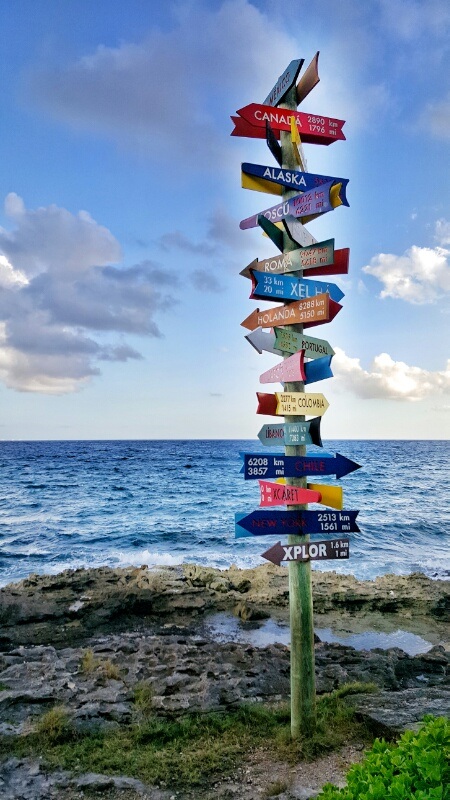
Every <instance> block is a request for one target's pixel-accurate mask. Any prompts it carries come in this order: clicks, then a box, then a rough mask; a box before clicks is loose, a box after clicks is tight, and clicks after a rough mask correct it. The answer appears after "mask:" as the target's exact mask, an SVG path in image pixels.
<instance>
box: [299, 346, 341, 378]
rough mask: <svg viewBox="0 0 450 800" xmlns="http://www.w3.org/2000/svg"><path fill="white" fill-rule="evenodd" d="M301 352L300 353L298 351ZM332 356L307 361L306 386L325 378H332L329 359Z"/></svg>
mask: <svg viewBox="0 0 450 800" xmlns="http://www.w3.org/2000/svg"><path fill="white" fill-rule="evenodd" d="M300 352H301V351H300ZM332 358H333V356H322V358H316V359H315V361H308V362H307V363H306V364H305V381H304V383H305V384H306V385H307V386H308V385H309V384H310V383H317V381H324V380H325V379H326V378H332V377H333V373H332V371H331V367H330V364H331V359H332Z"/></svg>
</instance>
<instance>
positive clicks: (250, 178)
mask: <svg viewBox="0 0 450 800" xmlns="http://www.w3.org/2000/svg"><path fill="white" fill-rule="evenodd" d="M241 172H242V175H241V183H242V188H243V189H254V190H256V191H257V192H266V193H267V194H282V193H283V186H286V187H287V188H288V189H297V191H298V192H306V191H307V190H308V189H317V188H319V186H321V185H322V184H323V183H329V182H331V183H341V184H342V186H343V187H344V191H345V188H346V187H347V184H348V179H347V178H334V177H332V176H330V175H314V174H313V173H312V172H298V171H297V170H293V169H280V168H278V167H267V166H264V165H261V164H249V163H247V162H244V163H243V164H241Z"/></svg>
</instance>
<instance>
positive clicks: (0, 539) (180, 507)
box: [0, 440, 450, 585]
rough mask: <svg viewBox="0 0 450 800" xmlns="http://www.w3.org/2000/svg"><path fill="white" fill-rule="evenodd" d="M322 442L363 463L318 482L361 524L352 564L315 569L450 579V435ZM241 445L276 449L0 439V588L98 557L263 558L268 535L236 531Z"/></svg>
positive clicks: (241, 500)
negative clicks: (338, 494)
mask: <svg viewBox="0 0 450 800" xmlns="http://www.w3.org/2000/svg"><path fill="white" fill-rule="evenodd" d="M324 450H325V451H326V452H328V453H333V454H334V453H335V452H340V453H342V454H343V455H345V456H346V457H348V458H351V459H353V460H354V461H356V462H358V463H359V464H361V465H362V467H363V468H362V469H360V470H357V471H356V472H353V473H351V474H350V475H347V476H345V477H344V478H342V479H340V480H339V481H335V480H333V479H328V480H327V479H323V478H321V479H320V482H328V483H331V484H333V483H336V484H338V485H341V486H342V487H343V490H344V508H345V509H349V510H352V509H359V512H360V513H359V516H358V520H357V522H358V525H359V527H360V529H361V532H360V533H353V534H350V535H349V536H350V558H349V559H348V561H347V560H345V561H344V560H342V561H321V562H319V563H315V564H314V565H313V568H314V569H321V570H327V569H333V570H335V571H337V572H342V573H352V574H353V575H356V576H357V577H358V578H363V579H367V578H374V577H375V576H377V575H382V574H384V573H387V572H394V573H397V574H407V573H410V572H414V571H421V572H424V573H425V574H426V575H428V576H430V577H432V578H447V579H448V578H450V563H449V557H448V552H449V550H448V547H449V544H450V531H449V529H450V524H449V523H450V515H449V511H448V498H449V494H450V491H449V489H450V486H449V483H450V480H449V471H448V455H449V443H448V442H444V441H372V440H371V441H354V440H349V441H328V442H327V441H325V442H324ZM240 451H247V452H255V451H261V452H264V453H266V454H267V453H273V452H276V451H273V450H272V449H271V448H263V446H262V445H261V444H260V443H259V441H253V440H252V441H241V440H226V441H218V440H214V441H212V440H210V441H198V440H194V441H184V440H183V441H144V440H142V441H141V440H139V441H60V442H58V441H43V442H35V441H32V442H19V441H16V442H8V441H4V442H0V464H1V468H0V585H5V584H6V583H9V582H11V581H17V580H20V579H22V578H25V577H26V576H28V575H29V574H30V573H47V574H56V573H58V572H61V571H62V570H65V569H68V568H71V569H74V568H77V567H95V566H101V565H108V566H112V567H123V566H128V565H136V566H138V565H142V564H147V565H148V566H152V565H177V564H181V563H183V562H195V563H198V564H203V565H211V566H215V567H220V568H225V567H228V566H230V565H231V564H233V563H234V564H237V565H238V566H239V567H253V566H256V565H258V564H262V563H265V562H264V559H262V558H261V553H262V552H264V551H265V550H266V549H267V548H268V547H270V545H271V544H274V543H275V541H276V540H275V539H274V537H273V536H272V537H270V536H264V537H262V536H259V537H254V538H252V539H247V538H246V539H237V540H236V539H235V537H234V514H235V512H241V513H250V512H251V511H253V510H254V509H256V508H257V507H258V504H259V488H258V482H257V481H254V480H247V481H246V480H244V477H243V475H242V474H240V467H241V465H242V461H241V459H240V457H239V452H240ZM279 452H281V451H279ZM309 452H317V453H320V452H321V451H320V450H318V449H317V450H316V448H311V449H310V451H309ZM322 452H323V451H322ZM312 480H318V479H314V478H313V479H312ZM310 508H319V507H318V506H314V505H311V506H310ZM322 508H323V507H322ZM319 538H324V537H323V535H322V536H321V537H319Z"/></svg>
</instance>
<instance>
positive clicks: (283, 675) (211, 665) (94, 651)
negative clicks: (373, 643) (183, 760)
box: [0, 564, 450, 797]
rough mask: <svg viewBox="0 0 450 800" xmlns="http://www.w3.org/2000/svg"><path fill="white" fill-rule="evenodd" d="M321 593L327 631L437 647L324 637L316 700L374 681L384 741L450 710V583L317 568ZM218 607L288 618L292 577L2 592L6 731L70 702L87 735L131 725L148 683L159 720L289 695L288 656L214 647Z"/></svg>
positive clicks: (227, 573)
mask: <svg viewBox="0 0 450 800" xmlns="http://www.w3.org/2000/svg"><path fill="white" fill-rule="evenodd" d="M313 596H314V609H315V618H316V622H317V624H319V625H322V626H323V625H324V624H326V625H332V626H334V627H335V628H337V629H339V627H340V628H341V629H344V630H350V631H351V630H363V629H364V626H366V627H371V626H375V627H378V628H381V629H384V630H386V629H392V630H393V629H395V628H402V629H406V630H410V631H413V632H416V633H420V634H421V635H425V634H426V636H427V638H428V640H429V641H430V642H431V643H432V644H433V646H432V647H431V649H429V651H428V652H424V653H420V654H418V655H414V656H411V655H408V654H407V653H405V652H403V651H402V650H400V649H398V648H391V649H389V650H380V649H375V650H360V651H358V650H355V649H354V648H352V647H349V646H348V645H343V644H335V643H334V644H331V643H326V642H321V641H319V640H318V641H316V645H315V650H316V682H317V690H318V692H319V693H323V692H329V691H331V690H333V689H335V688H337V687H339V686H343V685H344V684H347V683H349V682H353V681H362V682H364V683H368V682H370V683H374V684H376V686H377V687H378V689H379V692H378V693H377V694H374V695H357V696H355V697H353V698H352V699H351V702H352V703H353V704H354V706H355V708H356V710H357V712H358V714H359V715H360V716H361V717H362V718H364V719H365V720H366V721H367V722H368V723H369V724H370V725H371V727H372V729H373V730H374V732H375V733H377V734H382V735H388V736H393V735H395V734H396V733H398V732H399V731H402V730H403V729H405V728H407V727H414V726H415V725H417V723H418V722H419V720H420V719H421V717H422V716H423V715H424V714H425V713H433V714H436V715H448V716H450V637H449V635H448V634H449V621H450V583H447V582H445V581H433V580H430V579H428V578H426V577H425V576H423V575H421V574H418V573H417V574H413V575H408V576H404V577H399V576H394V575H386V576H383V577H380V578H377V579H376V580H374V581H367V582H363V581H358V580H356V579H355V578H354V577H352V576H349V575H337V574H336V573H333V572H319V571H314V572H313ZM218 612H224V613H226V614H229V615H235V617H234V618H238V619H239V620H240V621H241V623H242V625H243V626H244V628H245V626H246V625H247V626H257V625H258V624H261V623H260V621H262V620H265V619H267V618H269V617H272V618H274V619H277V620H283V619H286V618H287V612H288V584H287V573H286V571H285V570H284V569H283V568H278V567H276V566H273V565H270V564H269V565H264V566H261V567H257V568H255V569H252V570H239V569H237V568H236V567H231V568H230V569H228V570H224V571H219V570H214V569H211V568H204V567H201V566H197V565H185V566H183V567H181V568H164V569H157V570H155V569H148V568H147V567H145V566H143V567H141V568H139V569H135V568H126V569H120V570H114V569H109V568H106V567H103V568H100V569H87V570H75V571H67V572H64V573H61V574H60V575H56V576H37V575H31V576H30V577H29V578H27V579H26V580H23V581H21V582H20V583H17V584H11V585H9V586H5V587H4V588H2V589H0V734H1V735H3V736H6V737H8V736H10V735H17V734H26V733H27V732H28V731H30V730H32V729H33V725H35V723H36V721H37V720H38V719H39V717H40V716H42V715H43V714H44V713H45V712H46V711H48V710H50V709H52V708H54V707H64V709H66V712H67V714H68V716H69V717H70V721H71V724H72V725H73V726H74V727H75V728H76V729H77V730H79V731H86V730H93V729H96V728H111V727H115V726H116V727H117V726H120V725H124V724H129V723H131V722H133V721H136V719H137V718H138V716H139V713H141V711H142V709H141V711H140V710H139V706H138V705H137V704H136V687H139V686H141V687H142V686H144V687H146V693H147V694H146V697H147V700H146V702H147V705H150V707H151V712H152V713H155V714H163V715H179V714H184V713H187V712H200V713H203V712H207V711H225V710H230V709H232V708H235V707H236V706H237V705H239V704H240V703H242V702H243V701H253V702H258V701H265V702H272V701H273V702H277V701H279V700H285V699H286V698H287V697H288V694H289V648H288V647H287V646H285V645H282V644H269V645H267V646H265V647H256V646H254V645H251V644H249V643H248V642H245V641H241V642H240V641H233V640H232V639H231V638H230V640H228V641H227V640H225V641H217V638H215V637H214V635H211V634H210V632H208V631H209V629H208V625H207V624H205V623H207V621H208V619H209V618H210V615H212V614H217V613H218ZM147 711H148V708H147ZM8 763H10V762H8ZM5 769H6V771H7V774H8V775H9V774H10V773H9V772H8V769H9V770H10V767H5ZM10 772H11V770H10ZM5 774H6V773H5ZM11 774H12V773H11ZM1 775H2V772H1V771H0V781H1ZM13 796H14V795H11V797H13ZM49 796H50V795H49ZM155 796H156V795H155Z"/></svg>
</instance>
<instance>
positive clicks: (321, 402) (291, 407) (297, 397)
mask: <svg viewBox="0 0 450 800" xmlns="http://www.w3.org/2000/svg"><path fill="white" fill-rule="evenodd" d="M275 397H276V399H277V407H276V411H275V413H276V414H277V415H280V414H284V415H286V414H287V415H291V414H292V415H294V416H295V415H296V414H305V415H306V416H308V417H311V416H312V415H313V414H317V416H318V417H323V415H324V414H325V412H326V411H327V409H328V407H329V402H328V400H327V399H326V398H325V397H324V396H323V394H320V393H316V394H308V393H307V392H275Z"/></svg>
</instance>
